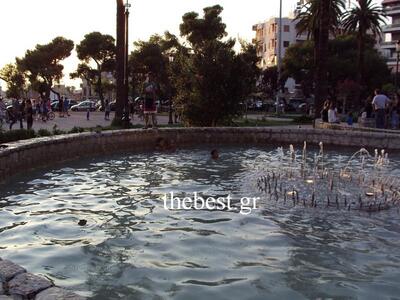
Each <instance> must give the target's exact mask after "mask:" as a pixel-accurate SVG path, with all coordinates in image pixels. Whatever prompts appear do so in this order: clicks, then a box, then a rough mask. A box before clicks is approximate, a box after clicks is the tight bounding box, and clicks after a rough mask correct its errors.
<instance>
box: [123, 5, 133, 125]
mask: <svg viewBox="0 0 400 300" xmlns="http://www.w3.org/2000/svg"><path fill="white" fill-rule="evenodd" d="M130 7H131V5H130V4H129V0H126V4H125V47H124V48H125V51H124V52H125V53H124V112H125V116H124V120H123V124H124V127H125V128H128V127H129V122H130V119H129V115H130V109H129V8H130Z"/></svg>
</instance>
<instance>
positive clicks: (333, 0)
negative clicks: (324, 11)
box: [295, 0, 345, 44]
mask: <svg viewBox="0 0 400 300" xmlns="http://www.w3.org/2000/svg"><path fill="white" fill-rule="evenodd" d="M322 2H323V1H321V0H311V1H307V2H306V3H305V4H304V5H303V7H302V9H301V12H300V13H299V14H298V15H297V16H296V18H295V21H297V24H296V29H297V35H298V36H300V35H303V34H307V38H308V39H312V40H313V41H315V42H316V44H318V39H319V32H320V30H319V29H320V15H321V8H322ZM328 2H330V4H329V5H330V9H332V13H329V33H330V34H331V35H334V36H335V35H336V34H337V32H338V28H339V25H340V18H341V15H342V9H343V8H344V6H345V4H344V0H330V1H328Z"/></svg>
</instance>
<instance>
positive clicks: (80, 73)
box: [70, 32, 116, 107]
mask: <svg viewBox="0 0 400 300" xmlns="http://www.w3.org/2000/svg"><path fill="white" fill-rule="evenodd" d="M76 52H77V53H78V58H79V59H80V60H82V61H83V62H84V64H80V65H78V69H77V71H76V72H74V73H71V75H70V76H71V77H74V78H77V77H80V78H84V79H86V80H88V81H89V83H93V82H95V84H96V90H97V93H98V95H99V98H100V100H101V101H102V106H103V107H104V101H103V100H104V95H103V81H102V77H101V74H102V73H103V72H112V71H114V70H115V55H116V48H115V40H114V38H113V37H112V36H111V35H108V34H102V33H100V32H91V33H89V34H86V35H85V37H84V39H83V40H82V41H81V42H80V44H79V45H77V46H76ZM91 62H93V63H95V65H96V68H95V69H93V68H91V67H90V63H91Z"/></svg>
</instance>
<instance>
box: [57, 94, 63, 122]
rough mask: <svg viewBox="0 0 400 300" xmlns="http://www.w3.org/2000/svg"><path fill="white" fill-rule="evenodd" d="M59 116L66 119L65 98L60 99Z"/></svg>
mask: <svg viewBox="0 0 400 300" xmlns="http://www.w3.org/2000/svg"><path fill="white" fill-rule="evenodd" d="M58 116H59V117H60V118H64V97H60V98H59V99H58Z"/></svg>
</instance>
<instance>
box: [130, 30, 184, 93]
mask: <svg viewBox="0 0 400 300" xmlns="http://www.w3.org/2000/svg"><path fill="white" fill-rule="evenodd" d="M134 47H135V50H134V51H132V52H131V54H130V56H129V70H130V86H131V93H132V95H133V96H134V97H136V96H138V95H139V94H140V93H141V87H142V85H143V83H144V80H145V78H146V74H147V73H148V72H152V73H154V74H155V75H156V77H157V81H158V83H159V84H160V89H161V91H160V95H159V96H160V97H161V98H164V99H166V98H170V97H171V96H172V92H173V87H172V85H171V80H170V72H169V70H170V64H171V62H170V58H171V57H174V54H175V53H176V52H177V51H178V48H180V47H181V45H180V44H179V42H178V39H177V37H176V36H175V35H173V34H171V33H169V32H168V31H167V32H165V33H164V35H163V36H160V35H158V34H156V35H153V36H151V37H150V39H149V40H148V41H138V42H135V43H134Z"/></svg>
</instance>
